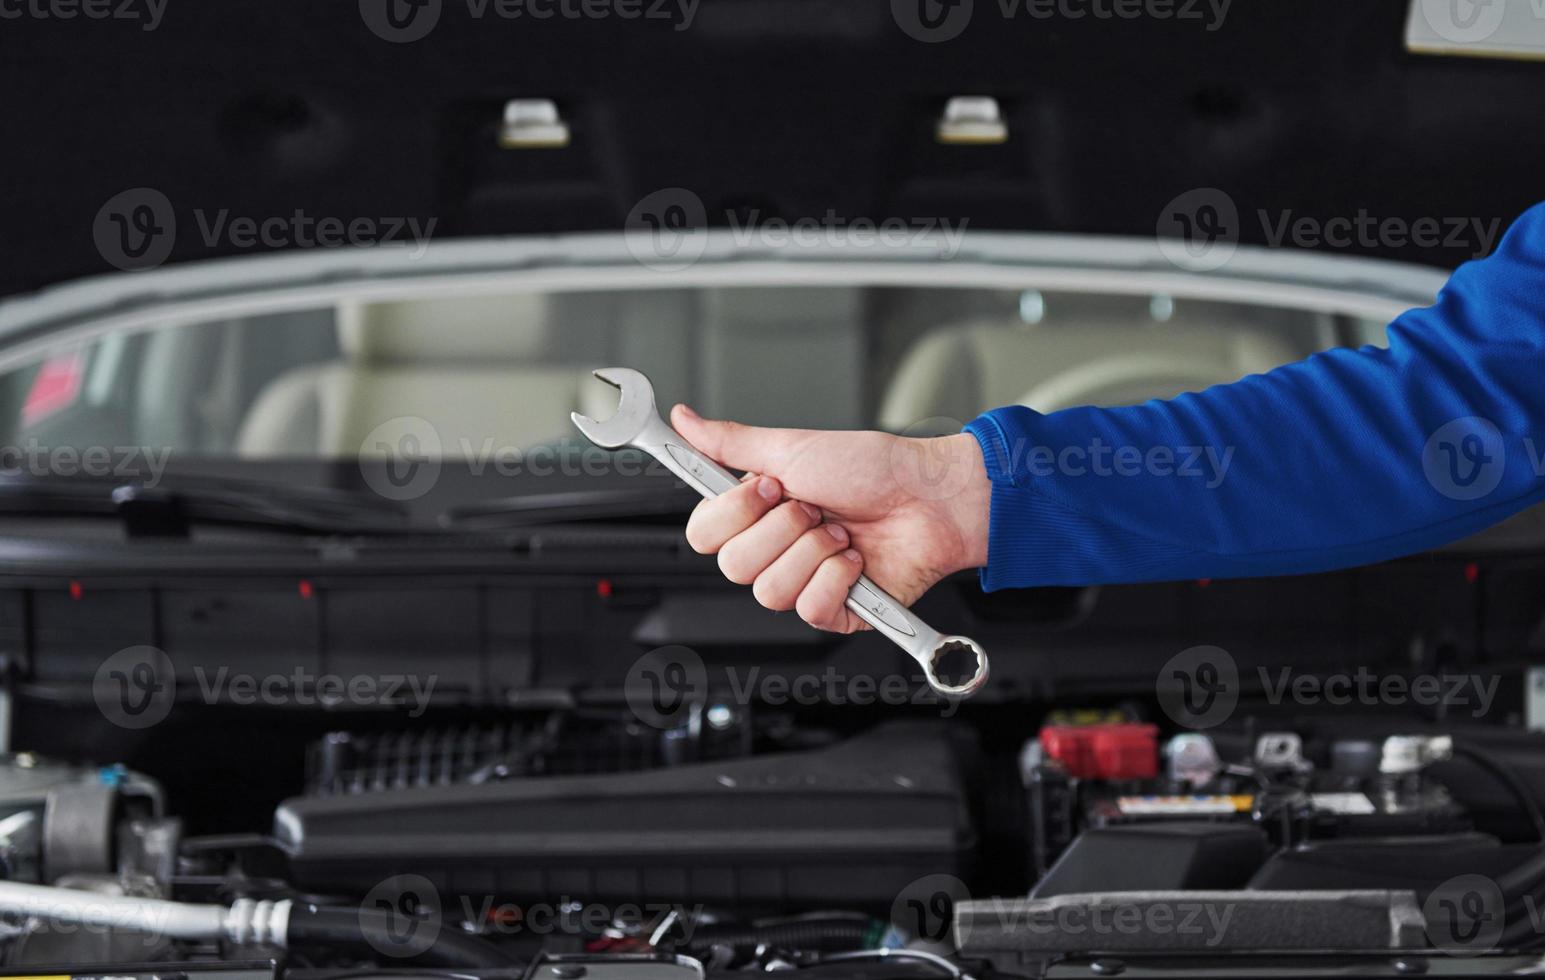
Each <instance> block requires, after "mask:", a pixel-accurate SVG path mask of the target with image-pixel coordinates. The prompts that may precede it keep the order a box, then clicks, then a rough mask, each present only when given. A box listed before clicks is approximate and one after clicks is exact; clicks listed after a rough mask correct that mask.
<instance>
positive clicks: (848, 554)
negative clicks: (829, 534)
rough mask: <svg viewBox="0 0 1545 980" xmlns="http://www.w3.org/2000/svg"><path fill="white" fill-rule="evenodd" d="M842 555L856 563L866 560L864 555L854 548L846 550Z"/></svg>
mask: <svg viewBox="0 0 1545 980" xmlns="http://www.w3.org/2000/svg"><path fill="white" fill-rule="evenodd" d="M842 557H844V558H846V559H847V560H848V561H851V562H855V563H856V562H861V561H863V560H864V559H863V557H862V556H860V555H859V553H858V552H856V551H854V550H853V549H852V548H849V549H848V550H847V551H844V552H843V553H842Z"/></svg>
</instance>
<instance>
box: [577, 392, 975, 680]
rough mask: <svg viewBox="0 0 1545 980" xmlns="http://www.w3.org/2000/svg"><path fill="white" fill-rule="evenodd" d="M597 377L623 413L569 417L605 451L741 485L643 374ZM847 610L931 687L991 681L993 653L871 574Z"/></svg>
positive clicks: (707, 491) (722, 488)
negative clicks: (667, 411)
mask: <svg viewBox="0 0 1545 980" xmlns="http://www.w3.org/2000/svg"><path fill="white" fill-rule="evenodd" d="M594 373H595V376H596V377H597V378H599V379H601V380H602V381H604V382H606V383H607V384H609V385H611V386H612V387H613V388H616V389H617V390H618V391H620V392H621V393H622V396H621V400H620V401H619V402H618V404H617V411H616V412H615V413H614V414H613V415H612V417H611V418H609V419H607V420H606V421H605V422H597V421H596V420H595V419H593V418H590V417H589V416H588V415H581V414H580V413H578V412H571V413H570V415H569V417H570V418H572V419H573V420H574V424H575V425H576V426H578V427H579V431H580V432H582V433H583V434H584V436H585V438H587V439H589V440H590V441H591V442H593V443H595V444H596V445H597V446H600V447H602V448H603V449H622V448H624V447H630V446H631V447H633V448H635V449H642V450H643V451H644V452H646V453H649V454H650V455H651V456H653V457H654V458H655V459H658V460H659V461H660V462H661V463H663V464H664V465H665V466H666V468H667V469H669V470H670V471H671V472H672V473H675V474H676V475H677V476H679V477H681V479H682V480H684V481H686V483H687V485H688V486H690V487H691V488H692V489H694V490H696V491H697V492H698V493H700V494H702V495H703V496H704V497H717V496H719V494H721V493H724V492H726V491H728V490H732V489H734V488H735V487H737V486H739V485H740V480H739V479H737V478H736V477H735V476H734V474H732V473H730V472H729V471H728V470H726V469H725V468H724V467H722V466H720V465H719V464H718V463H716V462H714V461H713V460H711V459H709V458H708V457H707V456H704V455H703V454H702V453H700V452H698V451H697V450H696V449H693V448H692V446H691V444H690V443H688V442H687V441H686V440H685V439H683V438H682V437H681V436H680V435H678V434H677V432H676V430H675V429H673V428H671V427H670V424H669V423H668V422H666V421H665V420H664V419H663V418H661V417H660V412H659V410H658V408H657V407H656V406H655V400H654V386H653V385H651V384H650V383H649V379H648V378H646V377H644V375H643V374H642V373H641V372H638V371H635V370H633V369H632V368H624V367H609V368H600V369H599V370H597V371H595V372H594ZM847 606H848V608H849V609H851V610H853V612H854V613H856V614H857V615H858V616H859V617H860V618H862V619H863V620H864V622H866V623H868V624H869V625H870V626H873V627H874V628H875V629H876V630H877V631H879V632H880V633H881V634H883V635H884V636H886V637H887V638H889V639H890V640H891V641H892V642H893V643H895V644H896V645H897V646H899V647H901V649H903V650H905V651H906V652H907V654H908V655H909V656H911V657H912V659H913V660H916V661H917V662H918V664H919V665H921V666H922V668H923V675H924V676H925V677H927V678H928V686H929V687H931V688H933V690H934V691H936V692H937V693H939V694H941V695H944V696H945V697H949V698H964V697H969V696H971V695H972V694H975V693H976V691H977V690H978V689H980V688H981V686H982V685H983V684H985V683H986V682H987V652H986V651H985V650H983V649H982V648H981V646H980V645H978V644H977V642H976V641H975V640H972V639H969V638H967V637H964V636H946V635H944V634H942V633H940V632H939V631H938V630H936V629H934V628H933V627H931V626H929V625H928V624H927V623H925V622H923V621H922V620H921V619H918V618H917V616H915V615H913V613H912V611H911V610H909V609H907V608H906V607H905V606H903V605H902V604H901V603H899V602H897V601H896V600H895V599H893V598H891V596H890V595H889V594H888V593H887V592H886V591H885V590H884V589H882V588H880V587H879V586H878V585H875V584H874V583H873V582H871V581H870V580H869V577H868V576H867V575H860V576H859V578H858V582H857V583H855V584H854V586H853V587H852V588H851V589H849V590H848V601H847ZM952 652H960V653H964V654H968V655H969V656H970V657H971V658H974V664H973V665H972V668H973V670H974V672H973V673H971V674H970V676H968V677H965V679H963V680H961V681H960V682H959V683H957V684H949V683H946V682H945V681H944V679H943V678H942V677H940V676H939V665H940V663H941V661H942V660H943V659H944V658H945V657H946V655H948V654H950V653H952ZM962 673H964V671H962Z"/></svg>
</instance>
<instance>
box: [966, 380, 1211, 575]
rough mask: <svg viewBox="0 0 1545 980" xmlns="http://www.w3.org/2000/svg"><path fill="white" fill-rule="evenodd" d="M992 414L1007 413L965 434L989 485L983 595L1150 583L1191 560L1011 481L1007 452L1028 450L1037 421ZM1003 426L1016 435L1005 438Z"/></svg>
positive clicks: (1030, 416)
mask: <svg viewBox="0 0 1545 980" xmlns="http://www.w3.org/2000/svg"><path fill="white" fill-rule="evenodd" d="M997 412H1004V413H1009V412H1011V410H1008V409H998V410H996V411H995V412H988V413H986V414H984V415H980V416H978V417H977V418H975V419H973V420H972V421H971V422H970V423H969V424H967V425H966V429H965V431H967V432H969V433H971V434H972V435H973V436H975V437H976V441H977V442H978V443H979V444H980V445H981V447H982V459H983V462H984V463H985V464H986V468H987V477H988V479H989V480H991V481H992V504H991V514H990V515H989V518H988V526H987V565H986V567H984V568H981V569H979V570H978V574H979V576H980V579H981V583H982V589H983V590H984V591H987V592H992V591H994V590H996V589H1008V588H1028V587H1032V586H1039V585H1090V584H1095V583H1101V582H1110V581H1153V580H1155V579H1160V578H1165V577H1167V576H1166V572H1167V571H1168V569H1169V567H1170V566H1172V565H1174V564H1175V563H1176V562H1180V561H1183V560H1185V559H1187V558H1189V557H1192V556H1191V553H1190V552H1186V551H1183V550H1181V549H1177V548H1173V547H1170V546H1166V545H1155V544H1154V543H1152V542H1140V541H1136V540H1134V539H1132V538H1131V536H1130V535H1127V534H1124V533H1122V532H1120V531H1119V530H1117V529H1116V528H1114V527H1112V526H1110V525H1106V524H1102V523H1100V522H1099V521H1096V520H1094V519H1093V518H1091V517H1089V516H1086V515H1085V514H1082V513H1079V512H1078V511H1077V510H1074V509H1072V508H1069V507H1065V506H1063V505H1061V504H1059V503H1057V502H1056V501H1055V500H1053V499H1051V498H1050V497H1049V496H1047V495H1046V494H1045V493H1042V492H1040V491H1039V490H1037V489H1036V488H1035V487H1033V486H1031V485H1030V483H1031V478H1030V477H1029V476H1028V475H1026V476H1025V477H1024V478H1023V479H1019V480H1016V474H1015V472H1014V470H1013V466H1014V463H1015V458H1014V456H1013V455H1012V454H1011V451H1010V448H1009V447H1010V446H1013V445H1020V446H1025V445H1034V444H1035V443H1036V440H1035V438H1034V435H1033V433H1031V432H1030V431H1028V428H1027V427H1028V426H1029V425H1031V424H1033V423H1034V422H1035V421H1036V420H1037V419H1039V418H1040V417H1041V416H1039V415H1037V414H1035V413H1031V412H1025V411H1014V412H1012V414H1010V415H1009V416H1008V417H1007V418H1006V419H1000V418H998V417H997V415H996V413H997ZM1005 422H1007V423H1008V424H1009V425H1010V426H1011V427H1012V428H1013V429H1014V430H1015V434H1014V437H1013V438H1012V439H1010V437H1009V435H1008V431H1007V430H1006V429H1005V428H1004V423H1005ZM1114 570H1119V573H1118V572H1116V571H1114Z"/></svg>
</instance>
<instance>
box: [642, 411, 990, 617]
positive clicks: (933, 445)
mask: <svg viewBox="0 0 1545 980" xmlns="http://www.w3.org/2000/svg"><path fill="white" fill-rule="evenodd" d="M671 423H672V424H673V425H674V426H675V427H676V431H677V432H679V433H681V435H682V436H683V437H685V438H686V440H687V441H688V442H690V443H692V445H694V446H696V447H697V448H698V449H700V450H702V451H703V452H704V453H706V454H707V455H708V456H710V457H712V458H713V459H715V460H718V461H719V462H720V463H722V464H724V465H725V466H726V467H729V468H731V469H735V470H745V471H747V476H746V478H745V480H744V482H742V484H741V485H740V486H739V487H737V488H735V489H734V490H731V491H729V492H728V493H726V494H723V495H721V496H719V497H714V498H712V499H707V500H704V501H703V502H702V503H700V504H698V505H697V508H696V509H695V510H694V511H693V512H692V518H691V520H689V521H688V522H687V543H688V544H690V545H691V546H692V549H693V550H694V551H696V552H698V553H699V554H705V555H711V554H715V553H717V554H718V556H719V568H720V569H722V570H723V572H724V575H725V577H726V578H728V579H729V580H730V581H731V582H737V583H739V584H741V585H752V587H753V588H752V591H753V592H754V593H755V595H756V599H757V601H758V602H760V603H761V604H762V605H764V606H766V607H767V608H768V609H777V610H786V609H794V610H797V611H798V613H799V616H800V618H801V619H803V620H804V621H805V622H807V623H809V624H810V625H811V626H815V627H818V628H820V629H825V630H835V631H836V632H839V633H851V632H853V631H854V630H860V629H868V628H869V625H868V624H867V623H865V622H864V621H863V620H862V619H860V618H859V617H858V616H856V615H854V613H853V612H852V611H851V610H849V609H848V608H847V607H846V606H845V605H844V603H845V602H846V600H847V593H848V589H849V588H850V587H851V586H852V585H853V583H854V582H856V581H858V576H859V573H860V572H863V571H865V568H866V566H867V570H868V573H869V577H870V578H871V579H873V580H874V581H875V583H876V584H878V585H879V586H880V587H881V588H883V589H885V590H886V591H888V592H889V593H890V594H891V595H893V596H895V597H896V599H897V600H899V601H900V602H902V603H903V604H905V605H909V606H910V605H911V604H912V603H913V602H914V601H915V600H916V599H917V597H918V596H920V595H922V594H923V593H924V592H926V591H927V590H928V588H929V587H930V586H932V585H933V584H934V583H935V582H937V581H939V579H941V578H943V577H944V576H946V575H948V574H950V573H951V572H956V571H959V570H961V569H963V568H976V567H979V566H981V565H985V564H986V563H987V518H988V510H989V507H990V504H991V493H992V487H991V484H990V483H989V481H988V479H987V471H986V468H985V467H984V465H983V463H982V450H981V447H980V446H978V445H977V442H976V438H975V437H974V436H972V435H970V434H969V433H962V434H960V435H952V436H941V437H938V438H933V439H910V438H904V437H902V436H893V435H889V434H887V433H884V432H822V431H817V430H812V429H761V428H755V427H753V426H747V425H740V424H738V423H735V422H716V421H711V420H709V419H705V418H702V417H701V416H699V415H697V414H696V413H694V412H693V411H692V410H691V409H690V408H687V407H686V406H685V405H677V406H676V407H675V408H674V409H672V410H671ZM790 498H791V499H790ZM812 505H813V506H812ZM818 508H819V509H818ZM823 516H824V517H825V519H826V521H827V523H826V524H824V525H822V524H821V520H822V517H823Z"/></svg>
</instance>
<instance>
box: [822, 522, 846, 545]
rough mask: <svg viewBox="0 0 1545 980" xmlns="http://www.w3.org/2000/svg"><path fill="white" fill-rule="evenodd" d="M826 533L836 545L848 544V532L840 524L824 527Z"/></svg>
mask: <svg viewBox="0 0 1545 980" xmlns="http://www.w3.org/2000/svg"><path fill="white" fill-rule="evenodd" d="M826 533H827V534H830V535H831V536H832V538H833V539H834V540H835V541H836V542H837V543H838V544H847V543H848V532H847V531H845V530H844V529H843V527H842V525H840V524H828V525H826Z"/></svg>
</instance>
